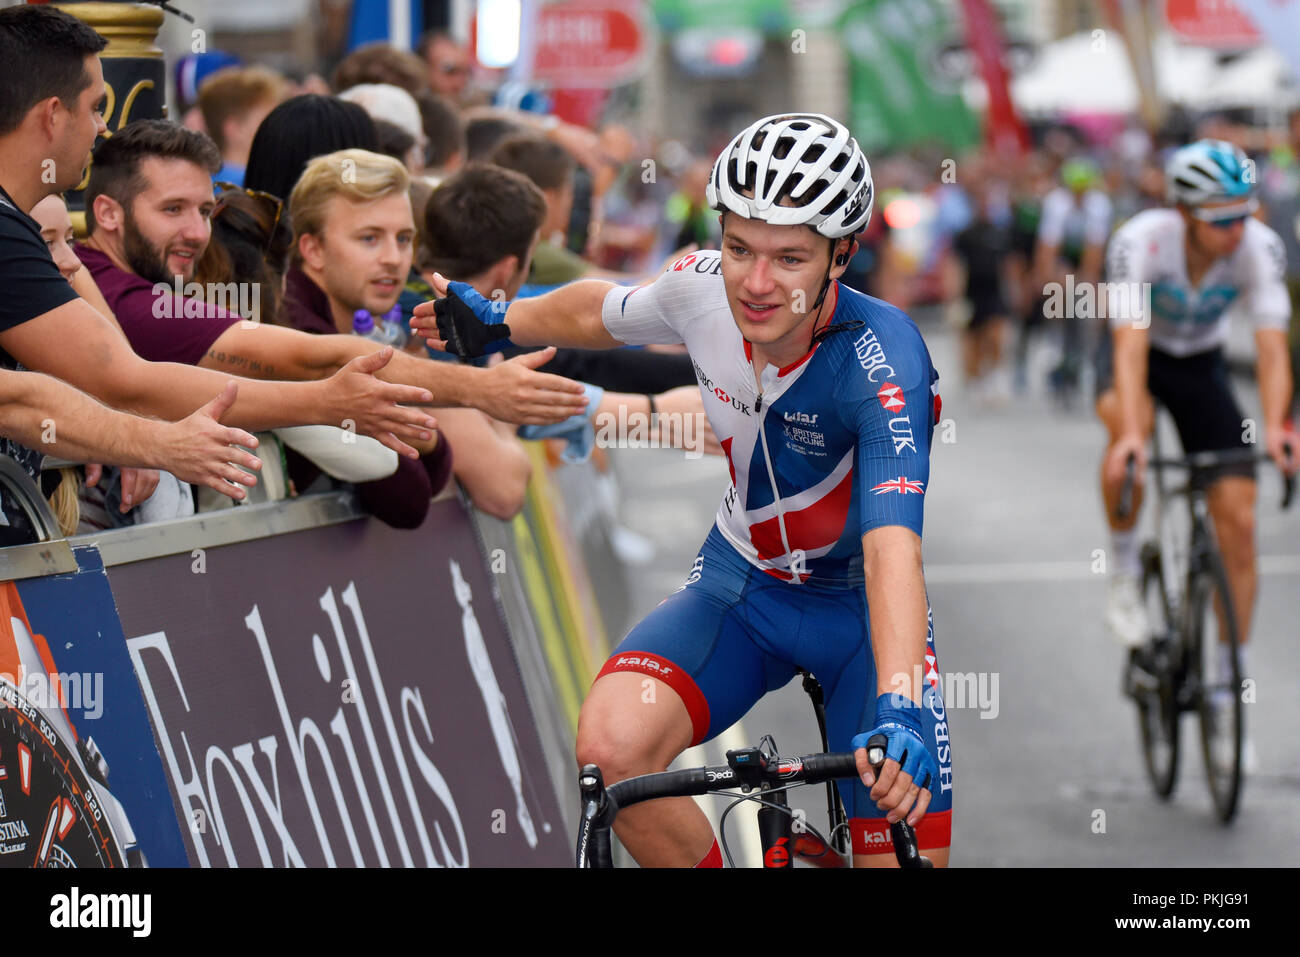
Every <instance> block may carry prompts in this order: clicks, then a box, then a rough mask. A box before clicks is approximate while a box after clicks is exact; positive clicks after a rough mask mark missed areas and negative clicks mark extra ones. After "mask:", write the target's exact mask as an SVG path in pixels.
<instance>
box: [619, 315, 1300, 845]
mask: <svg viewBox="0 0 1300 957" xmlns="http://www.w3.org/2000/svg"><path fill="white" fill-rule="evenodd" d="M920 324H921V329H922V332H923V333H924V334H925V338H926V342H927V344H928V346H929V348H930V351H931V355H932V357H933V360H934V363H935V366H936V368H937V369H938V370H939V373H940V375H941V377H942V379H941V382H940V385H941V389H942V395H943V399H944V406H943V415H944V418H945V419H951V420H952V426H950V428H949V430H948V431H949V437H950V438H951V439H952V440H953V441H951V442H948V443H944V442H941V441H938V439H939V437H940V433H936V443H935V446H934V450H933V453H932V467H931V485H930V488H929V489H928V490H927V494H926V498H927V505H926V520H925V537H924V554H925V562H926V581H927V586H928V589H929V594H930V600H931V604H932V607H933V611H934V621H935V641H936V646H937V648H938V651H939V665H940V670H941V671H942V672H944V673H946V674H954V673H955V674H960V675H970V674H973V675H974V676H975V681H974V684H973V685H963V687H973V688H974V689H976V690H975V693H973V694H970V695H967V701H966V703H965V707H959V706H958V705H959V704H960V702H957V701H956V700H955V699H954V698H953V696H950V700H949V701H948V713H949V721H950V722H951V726H952V737H953V766H954V784H955V792H954V794H955V799H954V814H953V845H952V847H953V851H952V863H953V864H954V866H960V865H968V866H1023V865H1047V866H1094V865H1106V866H1171V867H1213V866H1219V865H1265V866H1296V865H1297V864H1300V744H1298V743H1297V737H1296V735H1295V732H1294V729H1295V728H1296V727H1297V725H1300V661H1298V660H1297V656H1296V654H1295V642H1296V639H1297V637H1300V626H1298V625H1297V622H1298V621H1300V508H1295V509H1292V510H1291V511H1290V512H1288V513H1285V514H1284V513H1281V512H1280V511H1279V509H1278V502H1279V500H1280V497H1281V492H1280V489H1281V483H1280V480H1279V478H1278V476H1277V474H1276V473H1275V471H1274V470H1272V469H1268V470H1265V471H1263V472H1262V474H1261V482H1260V507H1259V511H1258V524H1259V548H1260V554H1261V572H1262V574H1261V577H1260V594H1259V599H1258V602H1257V612H1256V625H1255V632H1254V636H1253V638H1254V642H1253V650H1252V652H1251V654H1252V659H1251V663H1252V670H1253V672H1254V675H1253V677H1254V678H1255V679H1256V682H1257V701H1256V703H1254V704H1252V705H1250V706H1249V707H1248V708H1247V711H1246V720H1247V726H1248V728H1250V729H1251V730H1252V732H1253V734H1254V737H1255V741H1256V748H1257V751H1258V754H1259V758H1260V764H1261V772H1260V773H1258V774H1256V775H1255V776H1253V777H1251V778H1250V779H1249V780H1248V781H1247V782H1246V788H1245V791H1244V795H1243V805H1242V808H1241V810H1240V811H1239V813H1238V817H1237V820H1236V821H1235V823H1234V824H1232V825H1231V826H1230V827H1223V826H1221V825H1219V824H1218V823H1217V821H1216V820H1215V818H1214V817H1213V812H1212V807H1211V804H1210V797H1209V792H1208V790H1207V788H1206V784H1205V777H1204V772H1203V767H1202V763H1201V755H1200V741H1199V731H1198V728H1197V725H1196V722H1195V718H1194V717H1192V716H1190V715H1189V716H1185V717H1184V718H1183V726H1182V735H1183V737H1182V743H1183V759H1182V762H1181V769H1180V772H1179V783H1178V787H1177V790H1176V791H1175V793H1174V796H1173V798H1172V800H1171V801H1170V802H1169V803H1164V802H1161V801H1160V800H1159V799H1157V798H1156V797H1155V796H1154V794H1153V793H1152V791H1151V790H1150V787H1149V785H1148V784H1147V780H1146V777H1145V774H1144V772H1143V769H1142V764H1141V754H1140V751H1139V747H1138V740H1137V728H1136V718H1135V713H1134V709H1133V707H1132V705H1131V704H1130V703H1129V702H1128V700H1127V699H1124V698H1121V696H1120V693H1119V684H1120V667H1121V661H1122V652H1121V650H1120V649H1119V648H1118V646H1116V645H1114V644H1112V643H1111V641H1110V639H1109V638H1108V637H1107V635H1106V633H1105V631H1104V628H1103V624H1102V613H1103V608H1104V602H1105V596H1106V585H1105V578H1104V576H1103V575H1099V574H1095V573H1094V572H1093V570H1092V569H1093V564H1094V559H1095V550H1096V549H1106V548H1107V546H1108V540H1107V535H1106V532H1105V525H1104V520H1103V516H1102V511H1101V505H1100V497H1099V492H1098V491H1097V480H1096V476H1097V469H1098V463H1099V457H1100V453H1101V449H1102V446H1103V444H1104V431H1103V429H1102V427H1101V425H1100V424H1099V423H1098V422H1097V421H1096V420H1095V419H1094V418H1093V417H1092V415H1091V411H1090V409H1081V410H1079V411H1077V412H1073V413H1063V412H1061V411H1060V410H1057V409H1054V408H1053V407H1052V404H1051V403H1050V402H1049V401H1048V399H1047V398H1046V396H1045V395H1044V394H1043V391H1044V390H1043V388H1042V386H1041V383H1042V382H1043V381H1044V373H1045V370H1046V367H1047V365H1048V364H1049V363H1050V361H1051V355H1050V351H1049V350H1050V345H1049V344H1043V345H1042V346H1041V347H1040V350H1039V351H1038V352H1037V353H1036V354H1034V355H1033V356H1032V357H1031V375H1030V389H1029V395H1027V396H1025V397H1021V398H1017V399H1015V400H1013V401H1012V402H1011V403H1010V404H1008V405H1006V406H1005V407H1001V408H988V407H985V406H981V405H980V404H979V403H977V402H975V401H974V400H973V399H972V398H971V397H970V396H968V395H966V393H965V390H964V389H963V386H962V382H961V375H960V368H959V365H958V363H957V345H958V341H957V337H956V335H955V334H954V333H953V332H952V331H950V330H949V329H947V328H945V327H944V326H943V325H942V323H941V322H940V321H939V320H938V319H937V317H936V318H924V317H923V318H922V319H921V321H920ZM1238 385H1239V388H1238V396H1239V399H1240V401H1241V402H1242V404H1243V406H1244V407H1245V408H1246V410H1247V414H1249V415H1256V414H1257V412H1258V397H1257V395H1256V394H1255V393H1254V391H1253V386H1252V385H1250V384H1249V383H1238ZM614 460H615V468H616V469H617V470H618V473H619V475H620V479H621V485H622V489H623V493H624V497H623V507H622V513H623V516H624V523H625V525H626V526H627V527H629V528H631V529H633V530H634V531H636V532H638V533H640V534H642V535H644V536H646V537H647V538H648V539H650V540H651V541H652V542H653V543H654V545H655V558H654V559H653V560H652V561H651V562H649V563H648V564H646V565H644V566H640V567H637V568H633V569H631V570H630V572H629V574H630V575H631V576H632V583H633V602H632V605H633V608H632V611H633V615H634V620H636V619H638V618H639V617H640V616H641V615H644V614H645V613H647V612H649V611H650V610H651V609H652V608H653V607H654V606H655V604H657V603H658V602H659V601H660V600H661V599H662V598H663V597H664V596H665V595H667V594H669V593H670V592H672V591H673V590H674V589H676V588H677V587H678V585H680V584H681V582H682V580H683V579H684V578H685V576H686V575H687V573H688V572H689V571H690V568H691V563H692V560H693V559H694V557H695V554H696V552H697V549H698V547H699V545H700V543H701V542H702V541H703V540H704V537H705V535H706V534H707V532H708V529H709V527H710V524H711V522H712V519H713V515H714V512H715V510H716V509H717V506H718V502H719V501H720V499H721V496H722V494H723V492H724V491H725V489H726V486H727V473H726V467H725V465H724V464H723V462H722V461H721V460H719V459H703V460H696V461H690V460H686V459H685V458H684V457H683V455H682V454H681V453H680V452H673V451H667V450H656V451H649V450H627V451H621V452H617V453H616V454H615V455H614ZM1147 518H1149V515H1148V516H1147ZM950 680H951V679H950ZM945 687H948V685H945ZM761 734H772V735H774V737H775V739H776V741H777V743H778V745H779V746H780V750H781V753H783V754H803V753H808V752H812V751H818V750H820V749H821V748H820V741H819V740H818V737H817V730H816V724H815V721H814V718H813V713H812V708H811V706H810V705H809V704H808V701H807V697H806V696H805V695H804V694H803V692H802V691H801V690H800V688H799V684H798V682H797V681H796V682H793V683H791V684H790V685H787V686H786V687H785V688H783V689H781V690H779V691H777V692H774V693H773V694H770V695H768V696H767V698H765V699H764V700H763V701H761V702H760V703H759V704H758V705H757V706H756V707H755V708H754V709H753V710H752V711H751V712H750V714H749V715H748V716H747V717H746V718H745V719H744V720H743V721H742V722H741V723H740V725H738V726H737V727H735V728H733V729H731V731H730V732H728V733H727V734H725V735H723V736H722V737H721V738H719V739H717V740H716V741H715V742H711V743H708V744H706V745H704V746H703V747H701V748H697V749H694V750H693V751H691V752H688V753H687V754H686V755H684V756H683V758H682V759H681V760H680V761H679V762H678V765H675V766H687V765H694V764H702V763H709V764H713V763H722V752H723V751H724V750H725V748H727V747H736V746H738V745H741V744H756V743H757V740H758V737H759V736H760V735H761ZM700 800H701V801H706V802H708V801H711V803H706V804H705V806H706V808H708V809H709V810H710V811H711V813H712V815H713V817H714V820H715V827H716V819H717V813H718V812H719V811H720V810H721V808H722V807H723V806H724V805H723V803H722V802H721V801H719V800H718V799H700ZM793 803H794V804H795V805H796V806H803V807H805V808H806V809H807V814H808V820H809V821H811V822H813V823H814V824H817V823H819V822H821V821H824V820H825V810H824V805H825V799H824V792H823V790H822V789H820V788H816V789H805V790H803V791H802V794H801V795H800V797H797V798H795V799H794V800H793ZM750 820H752V818H750ZM753 831H754V829H753V827H752V825H751V824H749V823H747V821H746V818H745V815H744V814H741V813H740V812H737V813H736V814H733V815H732V816H731V817H730V818H729V819H728V827H727V832H728V835H729V836H731V838H732V845H733V850H735V851H736V852H737V853H738V855H740V856H739V857H738V863H740V862H748V863H749V864H751V865H752V864H755V863H757V856H756V852H755V851H754V849H753V845H754V843H755V835H754V833H753Z"/></svg>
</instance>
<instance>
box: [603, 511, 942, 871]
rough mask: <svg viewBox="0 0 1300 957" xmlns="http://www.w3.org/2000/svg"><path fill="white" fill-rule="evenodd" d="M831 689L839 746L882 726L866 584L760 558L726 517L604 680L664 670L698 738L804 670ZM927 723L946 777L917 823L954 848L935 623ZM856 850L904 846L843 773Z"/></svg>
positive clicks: (927, 842)
mask: <svg viewBox="0 0 1300 957" xmlns="http://www.w3.org/2000/svg"><path fill="white" fill-rule="evenodd" d="M801 670H802V671H809V672H811V673H812V674H813V675H814V676H815V677H816V678H817V680H818V681H819V682H820V683H821V686H822V689H823V691H824V692H825V696H826V725H827V729H826V730H827V737H828V740H829V745H830V750H831V751H848V750H850V749H851V745H850V742H851V740H852V738H853V736H854V735H856V734H859V733H861V732H863V731H869V730H871V728H872V727H873V726H874V724H875V721H874V718H875V702H876V697H877V696H876V668H875V660H874V658H873V656H872V652H871V640H870V634H869V625H868V618H867V607H866V596H865V594H864V592H863V589H862V588H861V586H858V587H849V588H843V587H840V588H836V587H828V586H826V585H817V584H812V583H808V584H803V585H793V584H790V583H789V582H784V581H781V580H779V579H777V578H774V577H773V576H771V575H768V574H766V573H764V572H763V571H762V570H760V569H758V568H755V567H754V566H752V565H750V564H749V563H748V562H747V561H746V560H745V559H744V558H743V557H742V556H741V555H740V554H738V553H737V552H736V550H735V549H734V548H733V547H732V546H731V545H730V544H729V543H728V542H727V541H726V539H725V538H723V536H722V533H721V532H719V531H718V528H717V526H716V525H715V526H714V528H713V530H712V531H711V532H710V533H709V536H708V538H707V539H706V540H705V542H704V545H703V547H702V548H701V549H700V553H699V556H698V557H697V558H696V559H695V564H694V567H693V568H692V569H691V573H690V575H689V576H688V577H687V579H686V584H685V585H684V586H682V588H681V589H679V590H678V591H677V592H676V593H675V594H673V595H670V596H669V597H668V598H666V599H664V600H663V601H662V602H660V604H659V606H658V607H657V608H656V609H655V610H654V611H652V612H651V613H650V614H649V615H648V616H646V618H645V619H644V620H643V621H641V623H640V624H638V625H637V626H636V627H634V628H633V629H632V630H631V631H630V632H629V633H628V635H627V637H626V638H624V639H623V641H622V642H620V643H619V645H618V648H617V649H615V651H614V654H613V655H611V656H610V658H609V660H608V661H607V662H606V663H605V666H604V668H603V669H601V672H600V674H599V675H598V676H597V680H599V679H600V678H601V677H603V676H605V675H607V674H611V673H613V672H621V671H632V672H638V673H642V674H647V675H653V676H654V677H656V678H658V679H660V680H661V681H663V682H664V683H666V684H667V685H668V686H669V687H670V688H672V690H673V691H674V692H676V693H677V695H678V697H680V698H681V700H682V702H683V703H684V704H685V705H686V710H687V713H688V714H689V715H690V719H691V723H692V725H693V726H694V734H693V740H692V742H691V743H692V745H696V744H699V743H701V742H703V741H707V740H709V739H711V738H713V737H715V736H717V735H718V734H719V733H721V732H722V731H724V730H726V729H727V728H729V727H730V726H731V725H733V724H735V722H736V721H738V720H740V718H741V717H742V716H744V715H745V713H746V712H748V711H749V709H750V708H752V707H753V706H754V704H755V703H756V702H757V701H758V699H759V698H761V697H763V695H764V694H766V693H767V692H769V691H773V690H775V689H777V688H780V687H782V686H783V685H785V684H787V683H788V682H789V681H790V679H791V678H793V677H794V676H795V675H796V674H798V673H799V672H800V671H801ZM921 677H922V683H923V687H924V688H925V692H924V702H923V707H922V708H921V716H922V720H921V725H922V734H923V737H924V740H925V743H926V747H927V748H929V750H930V754H931V756H932V757H933V758H934V760H935V764H936V765H937V766H938V768H939V780H938V781H932V782H931V783H930V792H931V795H932V797H931V801H930V806H929V809H928V810H927V812H926V815H925V817H924V818H923V819H922V820H921V823H920V825H919V827H918V828H917V840H918V844H919V846H920V847H922V848H938V847H947V846H948V845H949V843H950V838H951V821H952V797H953V795H952V787H953V785H952V748H951V743H950V736H949V730H948V719H947V715H946V713H945V710H944V704H943V696H942V692H941V685H940V681H939V669H938V661H937V656H936V654H935V649H934V629H933V627H931V628H930V633H929V636H928V637H927V652H926V670H925V674H924V675H923V676H921ZM838 784H839V788H840V796H841V797H842V799H843V800H844V807H845V810H846V811H847V813H848V815H849V817H850V826H851V828H852V834H853V850H854V853H856V854H876V853H881V854H885V853H890V854H892V853H893V842H892V840H891V839H890V834H889V825H888V824H887V823H886V822H885V819H884V818H885V812H883V811H881V810H879V809H878V808H877V807H876V804H875V802H874V801H872V800H871V798H870V796H869V794H868V791H867V788H866V787H864V786H863V784H862V781H861V780H860V779H855V780H852V781H840V782H838Z"/></svg>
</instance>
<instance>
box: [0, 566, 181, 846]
mask: <svg viewBox="0 0 1300 957" xmlns="http://www.w3.org/2000/svg"><path fill="white" fill-rule="evenodd" d="M76 555H77V560H78V564H79V565H80V566H81V568H80V570H79V571H78V572H77V573H76V574H73V575H50V576H46V577H44V578H34V579H30V580H27V581H22V582H18V583H16V584H15V583H13V582H6V583H4V584H3V585H0V867H121V866H122V865H123V864H131V865H138V864H142V863H145V862H146V859H147V862H148V863H149V864H151V865H160V864H161V865H172V866H176V865H181V866H183V865H184V864H185V862H186V859H185V852H184V844H183V839H182V836H181V830H180V827H179V826H178V825H177V822H176V816H175V815H174V814H171V813H170V804H171V800H170V797H169V793H168V788H167V778H166V775H165V774H164V772H163V766H162V761H161V759H160V758H159V755H158V750H157V748H156V747H155V746H154V739H153V734H152V732H151V730H150V726H149V718H148V715H147V714H146V713H145V708H144V702H143V701H142V699H141V697H140V689H139V686H138V685H137V684H136V681H135V674H134V672H133V671H132V668H131V660H130V657H129V655H128V654H127V648H126V642H125V640H124V638H123V635H122V629H121V627H120V626H119V624H118V619H117V611H116V609H115V608H114V605H113V595H112V592H111V591H109V586H108V578H107V577H106V576H105V574H104V569H103V567H102V565H101V564H100V562H99V555H98V553H97V552H96V551H95V550H94V549H93V548H79V549H77V550H76Z"/></svg>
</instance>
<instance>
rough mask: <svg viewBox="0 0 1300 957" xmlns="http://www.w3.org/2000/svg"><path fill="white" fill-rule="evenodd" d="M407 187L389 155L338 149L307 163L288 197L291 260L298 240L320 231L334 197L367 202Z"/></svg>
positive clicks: (399, 167)
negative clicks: (291, 230) (291, 232)
mask: <svg viewBox="0 0 1300 957" xmlns="http://www.w3.org/2000/svg"><path fill="white" fill-rule="evenodd" d="M410 185H411V176H410V174H409V173H408V172H407V171H406V167H405V166H403V165H402V164H401V163H400V162H398V161H397V160H395V159H393V158H392V157H391V156H381V155H380V154H379V153H372V152H370V151H369V150H339V151H337V152H335V153H326V154H325V155H324V156H317V157H316V158H315V159H314V160H312V161H311V162H310V163H308V164H307V168H306V169H304V170H303V172H302V176H301V177H299V179H298V182H297V184H296V185H295V186H294V188H293V193H291V194H290V196H289V218H290V220H291V221H292V223H293V245H294V258H295V260H297V259H298V239H299V237H301V236H304V235H312V236H319V235H320V234H321V233H322V232H323V231H324V229H325V207H326V205H327V204H328V203H329V201H330V200H331V199H332V198H334V197H335V196H341V197H343V198H344V199H346V200H349V201H351V202H354V203H369V202H373V201H374V200H377V199H383V198H384V197H386V196H390V195H393V194H394V193H405V192H406V191H407V190H408V189H409V188H410Z"/></svg>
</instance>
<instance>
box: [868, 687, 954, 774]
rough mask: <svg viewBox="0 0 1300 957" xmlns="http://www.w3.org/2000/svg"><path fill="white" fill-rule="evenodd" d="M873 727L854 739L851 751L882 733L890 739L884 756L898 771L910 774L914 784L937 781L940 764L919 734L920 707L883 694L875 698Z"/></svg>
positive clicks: (900, 697) (897, 695) (910, 701)
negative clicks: (936, 761)
mask: <svg viewBox="0 0 1300 957" xmlns="http://www.w3.org/2000/svg"><path fill="white" fill-rule="evenodd" d="M875 721H876V726H875V727H874V728H872V729H871V730H870V731H864V732H862V733H861V734H859V735H857V736H856V737H854V739H853V750H854V751H856V750H857V749H858V748H865V747H866V746H867V741H868V740H870V739H871V737H872V736H874V735H877V734H883V735H884V736H885V738H886V740H887V741H888V742H889V743H888V745H887V746H886V748H885V758H886V760H888V759H891V758H892V759H893V760H895V761H897V762H898V763H899V770H900V771H902V772H903V773H905V774H910V775H911V776H912V781H913V783H915V784H916V786H917V787H921V788H929V787H930V786H931V785H932V784H933V783H934V782H936V781H938V780H939V766H938V765H937V764H935V761H934V758H933V756H931V754H930V751H929V749H928V748H926V746H925V740H924V739H923V738H922V736H921V707H920V705H918V704H917V703H916V702H915V701H913V700H912V699H911V698H908V697H907V696H906V695H900V694H882V695H881V696H880V697H878V698H877V699H876V718H875Z"/></svg>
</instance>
